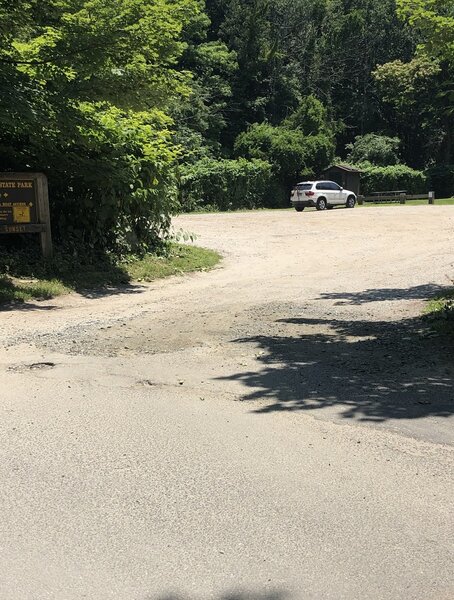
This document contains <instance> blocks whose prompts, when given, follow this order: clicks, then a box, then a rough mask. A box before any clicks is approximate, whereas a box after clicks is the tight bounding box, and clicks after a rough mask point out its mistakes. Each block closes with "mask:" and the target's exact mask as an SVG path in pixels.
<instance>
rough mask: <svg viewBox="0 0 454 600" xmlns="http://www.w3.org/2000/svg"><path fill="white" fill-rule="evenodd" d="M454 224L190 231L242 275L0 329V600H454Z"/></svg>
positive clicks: (427, 210)
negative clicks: (451, 333)
mask: <svg viewBox="0 0 454 600" xmlns="http://www.w3.org/2000/svg"><path fill="white" fill-rule="evenodd" d="M453 224H454V212H453V211H452V209H451V208H450V207H393V208H374V209H369V208H368V209H363V210H356V211H347V210H334V211H330V212H328V213H303V214H302V215H297V214H296V213H293V212H263V213H244V214H235V215H206V216H193V217H183V218H181V219H179V220H178V222H177V224H176V225H177V227H180V226H183V227H185V228H187V229H190V230H191V231H195V232H196V233H197V234H198V235H199V239H198V243H199V244H204V245H207V246H210V247H216V248H218V249H219V250H221V251H222V252H223V253H224V254H225V260H224V263H223V267H222V268H221V269H219V270H216V271H214V272H212V273H206V274H199V275H192V276H188V277H184V278H180V279H173V280H170V281H166V282H159V283H156V284H153V285H151V286H140V285H137V286H130V287H129V288H128V289H124V290H122V293H118V291H116V293H114V291H112V293H109V294H107V293H106V294H103V295H98V296H97V297H76V296H73V297H69V298H64V299H58V300H55V301H49V302H44V303H36V304H31V305H29V306H27V307H25V308H24V309H22V310H20V311H4V312H2V313H0V327H1V330H0V336H1V340H2V342H3V348H2V350H0V371H1V373H2V384H3V385H2V392H1V400H0V415H1V420H0V429H1V436H0V508H1V511H2V512H1V514H2V519H1V520H0V598H5V599H8V600H10V599H11V600H16V599H17V600H19V599H20V600H28V599H30V600H31V599H33V600H41V599H50V598H52V599H55V600H57V599H58V600H61V599H64V600H66V599H68V600H73V599H74V600H75V599H80V598H87V599H90V600H91V599H93V600H104V599H110V598H115V599H119V600H123V599H125V600H126V599H128V600H132V599H134V600H136V599H137V600H155V599H156V600H164V599H167V600H175V599H177V598H180V599H183V600H186V599H188V600H191V599H197V600H203V599H205V598H206V599H210V600H218V599H219V600H220V599H221V598H227V597H229V598H232V599H233V598H235V599H238V600H283V599H284V598H287V599H289V600H290V599H300V598H301V599H302V598H304V599H305V598H311V599H312V598H313V599H319V598H323V599H331V598H332V599H336V600H337V599H344V598H345V599H349V600H350V599H357V598H358V599H361V600H363V599H369V598H370V599H373V600H382V599H383V600H384V599H390V600H391V599H392V600H399V599H402V600H407V599H414V600H416V599H417V600H423V599H424V600H448V598H452V597H453V595H454V577H453V573H454V568H453V567H454V564H453V554H454V547H453V543H452V538H453V536H452V531H453V525H454V519H453V514H454V513H453V508H454V507H453V500H452V499H453V491H454V487H453V477H452V475H453V463H454V460H453V456H454V451H453V444H452V442H453V436H452V407H453V397H452V391H453V385H452V375H453V365H452V343H451V342H450V341H449V340H447V339H444V338H443V337H434V336H433V335H432V333H431V332H430V331H429V330H428V329H427V328H426V326H425V325H424V324H423V323H421V321H420V320H419V318H418V315H419V313H420V311H421V310H422V308H423V301H424V299H425V298H426V297H428V296H430V295H431V294H433V293H435V292H436V290H438V289H440V288H442V287H443V286H446V285H447V284H448V283H449V279H448V276H449V275H450V274H451V273H452V271H453V258H452V230H453ZM37 363H41V364H37Z"/></svg>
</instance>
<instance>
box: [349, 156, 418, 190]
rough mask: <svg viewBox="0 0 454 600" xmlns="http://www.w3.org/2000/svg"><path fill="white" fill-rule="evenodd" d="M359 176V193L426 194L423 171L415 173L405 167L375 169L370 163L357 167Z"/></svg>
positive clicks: (393, 166) (395, 166) (413, 170)
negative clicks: (392, 191)
mask: <svg viewBox="0 0 454 600" xmlns="http://www.w3.org/2000/svg"><path fill="white" fill-rule="evenodd" d="M358 168H360V169H361V171H362V175H361V193H362V194H364V195H367V194H370V193H371V192H386V191H390V190H406V191H407V192H408V193H410V194H423V193H424V192H427V177H426V175H425V173H424V172H423V171H416V170H415V169H412V168H410V167H407V166H406V165H392V166H388V167H377V166H375V165H371V164H370V163H363V164H361V165H359V167H358Z"/></svg>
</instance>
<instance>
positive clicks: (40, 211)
mask: <svg viewBox="0 0 454 600" xmlns="http://www.w3.org/2000/svg"><path fill="white" fill-rule="evenodd" d="M2 233H9V234H11V233H39V234H40V238H41V250H42V253H43V256H44V257H45V258H50V257H51V256H52V235H51V229H50V213H49V192H48V188H47V178H46V176H45V175H43V174H42V173H0V234H2Z"/></svg>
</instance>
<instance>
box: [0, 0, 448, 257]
mask: <svg viewBox="0 0 454 600" xmlns="http://www.w3.org/2000/svg"><path fill="white" fill-rule="evenodd" d="M0 90H1V91H0V161H1V164H2V170H18V171H24V170H28V169H29V170H36V171H44V172H45V173H46V174H47V175H48V178H49V182H50V190H51V200H52V218H53V227H54V232H55V236H56V238H57V240H60V242H61V243H63V242H64V243H65V244H67V245H70V246H71V247H72V248H73V249H75V250H77V252H81V250H82V249H84V250H86V251H88V252H96V251H98V250H105V249H109V250H114V251H116V252H130V251H145V250H148V249H150V248H155V247H157V245H159V244H160V242H161V240H162V239H164V238H165V237H166V235H167V232H168V228H169V222H170V216H171V214H172V213H174V212H175V211H177V210H178V209H179V208H180V207H181V206H180V203H182V208H183V209H185V210H190V209H194V208H197V207H200V206H207V205H210V206H212V207H218V208H237V207H240V206H245V207H250V206H257V205H266V206H280V205H284V204H286V203H287V202H288V190H289V188H290V187H291V186H292V185H293V184H294V183H295V182H296V181H297V180H298V179H300V178H303V177H316V176H318V175H319V174H320V172H321V171H322V170H323V169H324V168H325V167H327V166H328V164H329V163H331V162H332V161H333V160H335V159H336V157H337V158H338V159H340V160H348V161H350V162H354V163H361V164H364V163H367V164H366V166H364V169H365V170H367V173H368V174H367V175H366V174H365V175H364V183H365V189H369V188H370V186H378V187H382V186H383V187H386V188H393V187H396V186H397V187H403V188H405V189H416V188H420V187H423V188H424V187H425V186H426V184H425V179H424V178H425V175H414V171H412V169H413V170H417V171H418V172H422V171H424V172H425V173H426V174H427V175H428V176H429V182H430V183H431V182H434V183H433V185H435V184H436V185H437V190H443V194H453V193H454V182H453V179H452V167H450V166H449V165H452V164H454V156H453V153H454V145H453V136H454V124H453V115H454V111H453V108H452V107H453V103H454V0H381V1H380V2H377V0H274V1H273V2H271V1H270V0H205V1H204V0H0ZM427 170H428V171H427ZM405 182H406V183H405Z"/></svg>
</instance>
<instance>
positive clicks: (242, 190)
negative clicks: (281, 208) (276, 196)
mask: <svg viewBox="0 0 454 600" xmlns="http://www.w3.org/2000/svg"><path fill="white" fill-rule="evenodd" d="M270 181H271V165H270V164H269V163H268V162H266V161H263V160H257V159H254V160H246V159H244V158H239V159H238V160H227V159H221V160H216V159H213V158H203V159H202V160H199V161H198V162H196V163H194V164H192V165H185V166H183V167H182V172H181V181H180V204H181V209H182V210H183V211H185V212H189V211H193V210H197V209H207V210H213V209H217V210H235V209H239V208H258V207H262V206H267V205H268V204H267V202H266V192H267V190H268V189H269V185H270Z"/></svg>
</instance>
